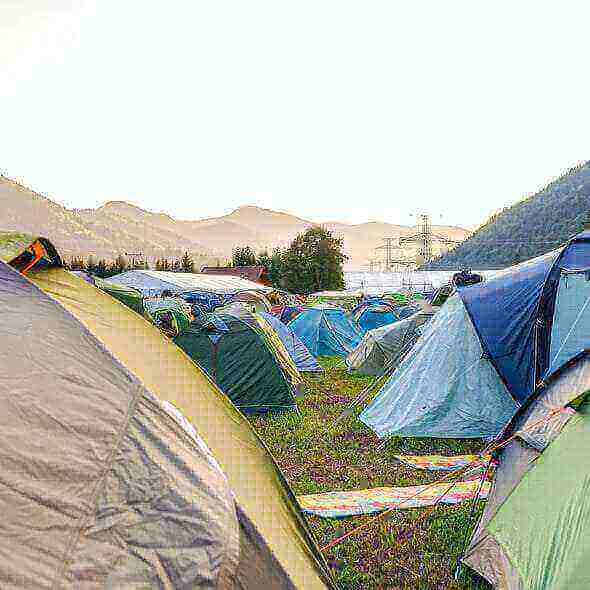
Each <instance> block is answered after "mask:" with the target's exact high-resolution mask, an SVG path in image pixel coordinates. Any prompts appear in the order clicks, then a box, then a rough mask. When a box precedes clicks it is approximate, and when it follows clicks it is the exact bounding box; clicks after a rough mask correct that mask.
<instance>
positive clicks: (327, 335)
mask: <svg viewBox="0 0 590 590" xmlns="http://www.w3.org/2000/svg"><path fill="white" fill-rule="evenodd" d="M288 325H289V327H290V328H291V330H293V332H294V333H295V335H296V336H298V338H299V339H300V340H301V342H303V344H304V345H305V347H306V348H307V349H308V350H309V352H310V353H311V354H312V355H313V356H314V357H317V356H346V355H348V354H350V353H351V352H352V351H353V350H354V348H355V347H356V346H357V345H358V343H359V342H360V341H361V339H362V333H361V330H360V328H359V327H358V326H357V325H356V324H355V323H354V322H353V321H352V320H351V319H350V318H349V317H348V316H347V315H346V314H345V312H344V310H343V309H341V308H339V307H332V306H328V305H322V306H317V307H308V308H305V309H304V310H303V311H302V312H301V313H300V314H299V315H298V316H297V317H295V319H293V320H292V321H291V322H289V324H288Z"/></svg>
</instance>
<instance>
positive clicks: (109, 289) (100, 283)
mask: <svg viewBox="0 0 590 590" xmlns="http://www.w3.org/2000/svg"><path fill="white" fill-rule="evenodd" d="M94 284H95V285H96V286H97V287H98V288H99V289H100V290H101V291H104V292H105V293H108V294H109V295H110V296H111V297H114V298H115V299H116V300H117V301H120V302H121V303H123V304H124V305H126V306H127V307H128V308H129V309H132V310H133V311H135V312H136V313H138V314H140V315H142V314H143V295H142V294H141V293H140V292H139V291H137V290H136V289H133V288H132V287H127V286H124V285H118V284H116V283H109V282H107V281H105V280H103V279H99V278H98V277H95V278H94Z"/></svg>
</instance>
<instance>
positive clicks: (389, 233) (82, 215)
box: [0, 176, 470, 269]
mask: <svg viewBox="0 0 590 590" xmlns="http://www.w3.org/2000/svg"><path fill="white" fill-rule="evenodd" d="M313 225H317V224H316V223H314V222H313V221H309V220H306V219H302V218H300V217H296V216H294V215H290V214H288V213H281V212H278V211H272V210H270V209H262V208H260V207H253V206H244V207H239V208H237V209H236V210H234V211H233V212H232V213H230V214H228V215H224V216H221V217H214V218H209V219H201V220H196V221H185V220H180V219H174V218H173V217H171V216H169V215H166V214H163V213H153V212H150V211H145V210H144V209H141V208H139V207H137V206H135V205H132V204H130V203H127V202H125V201H110V202H107V203H106V204H105V205H103V206H102V207H99V208H97V209H73V210H70V209H67V208H65V207H63V206H61V205H58V204H57V203H54V202H53V201H51V200H50V199H48V198H46V197H44V196H42V195H39V194H37V193H35V192H33V191H31V190H30V189H28V188H26V187H23V186H21V185H19V184H17V183H16V182H14V181H12V180H10V179H8V178H5V177H2V176H0V230H5V231H17V232H24V233H30V234H36V235H43V236H45V237H47V238H49V239H51V240H52V241H53V243H54V244H55V245H56V247H57V248H58V249H59V251H60V252H61V253H62V254H63V255H64V256H65V257H66V258H69V257H73V256H82V257H84V258H86V257H87V256H89V255H90V254H92V255H94V256H96V257H97V258H107V259H114V258H115V257H116V256H117V255H119V254H125V253H126V252H129V253H131V252H142V253H143V255H144V256H145V257H146V258H147V259H149V260H154V259H155V258H159V257H168V258H171V257H179V256H181V255H182V254H183V252H184V251H189V252H191V254H192V255H193V256H194V257H195V260H196V262H197V263H199V264H211V263H213V264H214V263H216V262H217V261H218V262H219V263H221V264H224V263H225V262H226V261H227V260H228V259H229V258H230V257H231V253H232V249H233V248H234V247H236V246H245V245H249V246H252V247H254V248H256V249H257V250H260V249H263V248H268V249H271V248H273V247H274V246H287V245H288V244H289V243H290V242H291V240H292V239H293V238H294V237H295V236H296V235H297V234H298V233H300V232H302V231H305V230H306V229H307V228H309V227H311V226H313ZM323 225H325V226H327V227H328V228H329V229H331V230H332V231H333V232H334V233H335V234H337V235H338V236H339V237H341V238H342V239H343V240H344V250H345V252H346V253H347V255H348V256H349V257H350V260H349V262H348V264H347V267H348V268H349V269H361V268H365V267H366V265H367V263H368V260H369V259H370V258H375V248H376V247H377V246H379V245H380V244H381V243H382V239H383V238H384V237H393V238H397V237H399V236H408V235H412V234H413V233H415V231H416V230H415V229H414V228H412V227H409V226H404V225H393V224H389V223H380V222H370V223H362V224H358V225H348V224H343V223H325V224H323ZM433 232H435V233H436V234H439V235H442V236H445V237H447V238H449V239H451V240H456V241H460V240H463V239H465V238H466V237H467V236H468V235H469V233H470V232H469V231H467V230H465V229H463V228H460V227H454V226H433Z"/></svg>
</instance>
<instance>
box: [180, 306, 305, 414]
mask: <svg viewBox="0 0 590 590" xmlns="http://www.w3.org/2000/svg"><path fill="white" fill-rule="evenodd" d="M174 342H175V343H176V344H177V345H178V346H179V347H180V348H182V350H183V351H184V352H186V354H188V356H189V357H190V358H191V359H193V360H194V361H195V362H196V363H197V364H198V365H199V366H200V367H201V368H202V369H203V370H204V371H205V372H206V373H207V374H208V375H209V376H210V377H211V379H212V380H213V381H214V382H215V383H216V384H217V385H218V386H219V388H220V389H221V390H222V391H223V392H224V393H225V394H226V395H227V396H228V397H229V399H231V401H232V402H233V403H234V405H235V406H236V407H237V408H239V409H240V410H242V411H243V412H247V413H251V412H265V411H269V410H292V409H296V407H297V406H296V403H295V398H294V396H295V395H296V393H297V385H298V384H296V383H294V382H293V381H294V380H293V376H292V374H290V373H289V372H288V371H287V370H286V367H285V364H284V362H283V363H282V362H281V360H283V361H284V358H283V359H280V357H279V356H278V355H277V354H275V353H274V352H273V350H272V349H271V347H270V346H269V344H268V342H267V341H266V339H265V337H264V335H263V334H261V333H260V330H259V329H258V328H257V326H254V325H252V324H251V323H250V322H249V321H245V320H244V319H242V318H240V317H238V316H237V315H236V314H234V313H228V312H224V313H213V314H210V315H208V316H205V318H204V319H198V320H196V321H194V322H192V323H191V324H190V326H189V327H188V328H187V329H186V330H184V331H183V332H182V333H181V334H180V335H178V336H177V337H175V338H174ZM285 356H286V357H287V358H288V354H287V353H286V352H285ZM289 360H290V359H289ZM295 370H296V369H295Z"/></svg>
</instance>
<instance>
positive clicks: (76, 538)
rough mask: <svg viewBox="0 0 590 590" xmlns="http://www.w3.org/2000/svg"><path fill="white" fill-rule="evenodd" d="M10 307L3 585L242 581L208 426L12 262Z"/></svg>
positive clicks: (235, 530) (3, 416)
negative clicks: (193, 426) (164, 395)
mask: <svg viewBox="0 0 590 590" xmlns="http://www.w3.org/2000/svg"><path fill="white" fill-rule="evenodd" d="M89 288H92V287H90V286H89ZM0 310H1V311H2V316H3V323H2V328H0V330H1V333H2V336H1V338H0V341H1V348H0V356H1V358H2V366H3V367H4V370H3V371H2V378H0V399H1V401H2V403H1V410H0V432H1V436H0V455H1V456H2V458H3V459H2V470H1V475H0V478H1V480H2V489H3V492H2V494H1V496H0V510H1V511H2V521H3V534H2V536H1V538H0V552H1V553H2V554H3V555H7V556H8V555H9V556H10V558H7V559H3V560H2V562H1V564H0V586H2V587H3V588H9V587H10V588H54V587H56V586H59V587H74V588H75V587H82V586H87V587H90V586H93V587H99V586H100V587H140V586H143V587H158V586H175V587H191V586H199V587H209V588H217V587H225V586H228V587H229V586H233V585H234V584H235V574H236V568H237V565H238V560H239V525H238V522H237V518H236V514H235V507H234V503H235V502H234V499H233V496H232V493H231V489H230V487H229V484H228V481H227V479H226V478H225V476H224V475H223V473H222V472H221V471H220V470H219V468H218V467H217V466H216V465H214V464H212V463H211V461H210V459H209V456H208V455H207V453H206V452H204V451H203V447H204V443H203V442H202V441H200V444H199V443H197V437H198V435H196V433H195V434H194V435H193V436H188V435H187V433H186V432H185V431H184V430H182V429H180V428H179V427H178V425H177V424H176V423H175V422H174V421H173V420H172V419H171V416H170V415H169V414H168V412H166V411H165V408H163V406H162V404H161V402H160V401H159V400H158V399H157V398H156V397H155V396H153V395H152V394H151V392H149V391H148V390H147V389H146V388H145V387H144V385H143V384H142V383H141V382H140V381H139V380H138V379H137V377H136V376H135V375H133V374H132V373H130V372H129V371H128V370H127V369H126V368H125V367H124V366H122V365H120V364H119V363H117V362H116V361H115V360H114V359H113V357H112V356H111V355H110V354H109V352H108V351H106V350H105V349H104V347H103V346H102V345H101V344H100V343H99V342H98V341H97V340H96V339H95V338H94V337H93V336H92V335H91V334H89V333H88V332H87V331H86V330H85V329H84V328H83V327H82V326H81V325H80V324H79V322H78V321H77V320H76V319H75V318H74V317H72V316H71V315H70V314H68V313H67V312H66V310H65V309H63V308H62V307H61V306H60V305H58V304H57V303H56V302H55V301H53V300H52V299H51V298H50V297H48V296H47V295H46V294H44V293H43V292H42V291H41V290H40V289H38V288H37V287H35V286H34V285H32V284H31V283H30V282H29V281H28V280H27V279H26V278H24V277H23V276H22V275H18V274H17V273H16V272H15V271H14V270H12V269H9V268H8V267H7V266H6V265H5V264H4V263H0ZM23 334H26V338H23ZM163 560H164V561H165V562H166V568H165V570H163V568H162V567H161V565H160V564H161V562H162V561H163Z"/></svg>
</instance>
